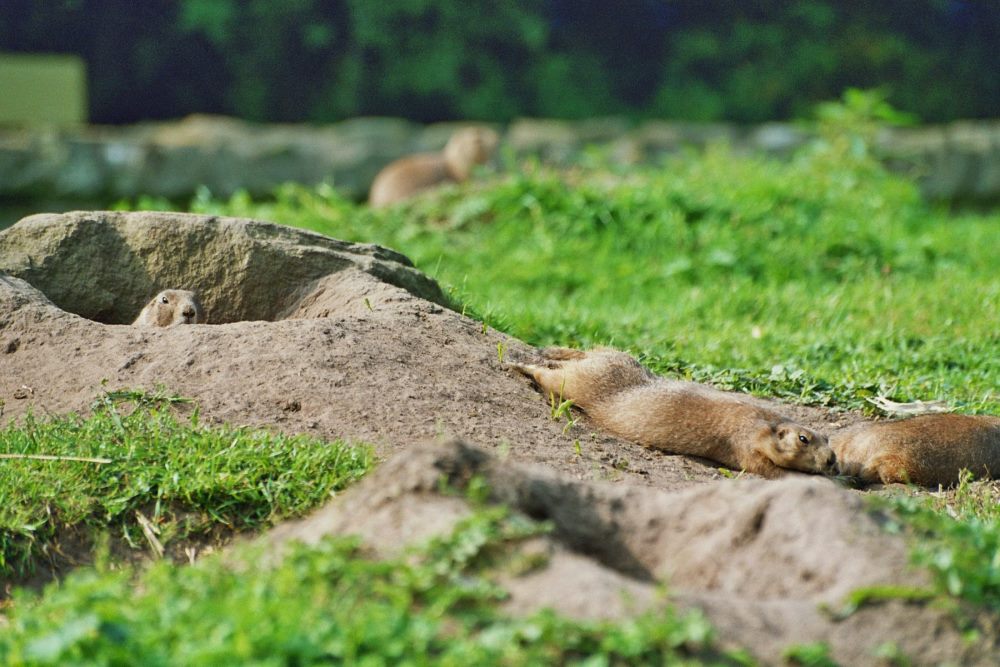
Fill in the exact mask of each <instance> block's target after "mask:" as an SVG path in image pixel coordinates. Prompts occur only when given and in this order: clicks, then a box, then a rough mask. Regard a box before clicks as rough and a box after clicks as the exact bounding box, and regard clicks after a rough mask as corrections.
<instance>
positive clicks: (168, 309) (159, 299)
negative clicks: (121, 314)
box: [132, 289, 205, 327]
mask: <svg viewBox="0 0 1000 667" xmlns="http://www.w3.org/2000/svg"><path fill="white" fill-rule="evenodd" d="M204 321H205V315H204V311H203V310H202V307H201V302H200V301H199V300H198V295H197V294H195V293H194V292H192V291H190V290H183V289H168V290H163V291H162V292H160V293H159V294H157V295H156V296H154V297H153V298H152V299H150V301H149V303H147V304H146V305H145V306H143V309H142V311H141V312H140V313H139V316H138V317H137V318H135V321H134V322H133V323H132V324H133V325H135V326H145V327H169V326H173V325H175V324H199V323H201V322H204Z"/></svg>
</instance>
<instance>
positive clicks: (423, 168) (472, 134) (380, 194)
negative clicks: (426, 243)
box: [368, 127, 500, 206]
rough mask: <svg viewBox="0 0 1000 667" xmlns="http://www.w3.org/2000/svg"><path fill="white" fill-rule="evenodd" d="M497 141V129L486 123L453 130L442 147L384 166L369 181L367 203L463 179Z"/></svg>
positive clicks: (490, 153) (407, 195) (400, 198)
mask: <svg viewBox="0 0 1000 667" xmlns="http://www.w3.org/2000/svg"><path fill="white" fill-rule="evenodd" d="M499 141H500V137H499V136H498V135H497V133H496V132H494V131H493V130H491V129H489V128H487V127H466V128H462V129H460V130H457V131H456V132H455V133H454V134H452V135H451V138H450V139H448V143H447V144H446V145H445V147H444V150H443V151H441V152H439V153H419V154H417V155H410V156H408V157H404V158H400V159H398V160H396V161H395V162H391V163H389V164H388V165H387V166H386V167H384V168H383V169H382V171H380V172H379V173H378V176H376V177H375V181H374V182H373V183H372V187H371V190H370V191H369V193H368V203H369V204H370V205H372V206H386V205H388V204H394V203H396V202H400V201H403V200H404V199H409V198H410V197H412V196H413V195H415V194H417V193H418V192H421V191H423V190H428V189H430V188H432V187H434V186H436V185H439V184H441V183H446V182H460V181H464V180H466V179H468V178H469V175H470V174H471V173H472V169H473V167H475V166H476V165H478V164H483V163H485V162H486V161H487V160H489V159H490V157H492V156H493V152H494V151H495V150H496V147H497V144H498V143H499Z"/></svg>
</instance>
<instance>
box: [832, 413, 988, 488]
mask: <svg viewBox="0 0 1000 667" xmlns="http://www.w3.org/2000/svg"><path fill="white" fill-rule="evenodd" d="M830 447H831V448H833V451H834V452H835V453H836V454H837V460H838V462H839V465H840V469H841V472H842V473H843V474H845V475H852V476H855V477H860V478H861V480H862V481H865V482H869V483H873V482H881V483H883V484H892V483H895V482H904V483H912V484H920V485H922V486H938V485H939V484H940V485H944V486H947V485H951V484H955V483H956V482H958V474H959V471H961V470H962V469H963V468H964V469H968V470H969V471H971V472H972V474H973V475H975V476H976V477H1000V417H988V416H984V415H978V416H975V415H958V414H931V415H921V416H919V417H910V418H908V419H896V420H891V421H884V422H874V423H869V424H859V425H858V426H854V427H851V428H848V429H844V430H843V431H840V432H838V433H834V434H833V436H832V437H831V438H830Z"/></svg>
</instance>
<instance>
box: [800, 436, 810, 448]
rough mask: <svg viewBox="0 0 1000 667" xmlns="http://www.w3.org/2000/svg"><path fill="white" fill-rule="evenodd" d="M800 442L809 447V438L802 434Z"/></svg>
mask: <svg viewBox="0 0 1000 667" xmlns="http://www.w3.org/2000/svg"><path fill="white" fill-rule="evenodd" d="M799 442H801V443H802V444H804V445H808V444H809V438H807V437H806V436H804V435H802V434H801V433H800V434H799Z"/></svg>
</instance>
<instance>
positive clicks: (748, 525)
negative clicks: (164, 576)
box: [263, 442, 1000, 665]
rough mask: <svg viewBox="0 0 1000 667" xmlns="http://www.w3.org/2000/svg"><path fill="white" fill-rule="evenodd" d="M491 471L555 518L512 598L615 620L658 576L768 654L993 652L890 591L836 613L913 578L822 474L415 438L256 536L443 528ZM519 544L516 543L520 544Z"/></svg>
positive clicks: (389, 541)
mask: <svg viewBox="0 0 1000 667" xmlns="http://www.w3.org/2000/svg"><path fill="white" fill-rule="evenodd" d="M474 476H476V477H479V478H481V479H483V480H485V482H486V484H487V486H488V488H489V489H490V494H491V500H492V501H494V502H502V503H505V504H507V505H508V506H509V507H511V508H512V509H513V510H515V511H518V512H521V513H523V514H524V515H527V516H528V517H531V518H534V519H545V520H548V521H551V522H552V524H553V527H554V529H553V532H552V533H551V534H550V535H549V536H547V537H545V538H536V539H533V540H532V541H530V542H528V543H526V544H524V545H522V549H525V550H530V551H531V553H533V554H535V555H538V554H542V555H544V556H545V557H546V558H547V561H546V564H545V566H544V567H542V568H541V569H539V570H535V571H532V572H531V573H529V574H527V575H522V576H517V575H513V574H510V575H504V581H503V582H502V584H503V585H504V586H505V587H506V588H507V590H508V591H509V592H510V593H511V598H510V600H509V601H508V602H507V607H508V609H509V610H510V611H513V612H518V613H524V612H529V611H533V610H535V609H538V608H541V607H553V608H555V609H557V610H559V611H560V612H562V613H565V614H569V615H572V616H577V617H583V618H609V617H610V618H616V617H620V616H624V615H627V614H629V613H634V612H636V611H638V610H641V609H644V608H649V606H651V605H655V604H661V603H662V602H661V599H660V598H659V597H658V595H657V592H656V590H657V586H658V585H659V584H661V583H666V584H667V585H668V586H669V590H670V593H671V597H672V599H673V600H674V602H676V603H677V604H679V605H680V606H681V607H685V608H692V607H693V608H698V609H701V610H703V611H704V612H705V613H706V614H707V615H708V617H709V619H710V620H711V621H712V623H713V624H714V625H715V627H716V628H717V629H718V632H719V637H720V638H721V640H722V641H723V643H724V644H729V645H730V646H742V647H746V648H748V649H749V650H751V651H752V653H754V655H755V656H756V657H758V658H759V659H761V660H764V661H766V662H768V663H774V662H780V661H781V657H782V651H783V650H784V649H785V648H787V647H789V646H792V645H794V644H802V643H811V642H827V643H829V645H830V647H831V654H832V657H833V658H834V659H835V660H837V661H839V662H842V663H843V664H852V665H861V664H876V663H878V662H879V660H878V658H877V657H876V650H877V649H878V647H880V646H882V645H884V644H886V643H888V642H892V643H895V644H896V646H897V647H899V648H900V649H901V650H902V651H904V652H905V653H906V654H907V655H908V656H910V657H911V658H912V659H913V661H914V663H915V664H940V663H942V662H954V663H961V664H974V663H981V664H994V663H995V661H996V659H997V658H1000V653H998V652H997V650H996V646H995V641H994V640H993V638H991V637H984V638H983V639H982V641H980V642H979V643H978V644H976V645H970V644H968V643H967V642H965V641H964V640H963V638H962V632H961V631H960V630H959V629H958V628H957V627H956V625H955V622H954V620H953V618H952V617H951V616H949V615H948V614H946V613H945V612H943V611H941V610H938V609H934V608H932V607H931V606H928V605H924V604H918V603H909V604H907V603H903V602H899V601H895V602H889V603H880V604H876V605H871V606H864V607H862V608H861V609H859V610H858V611H857V612H855V613H854V614H852V615H850V616H848V617H846V618H842V619H839V618H837V617H836V616H835V614H833V613H831V612H829V611H823V609H824V607H825V608H828V609H832V610H837V609H840V608H841V607H842V605H843V603H844V599H845V597H846V596H847V595H848V594H849V593H850V592H851V591H854V590H856V589H858V588H863V587H867V586H881V585H903V586H914V585H917V586H919V585H923V584H925V583H927V582H926V577H925V576H924V574H922V573H920V572H916V571H914V570H912V569H911V568H910V567H909V566H908V565H907V555H906V553H907V549H906V545H905V544H904V542H903V539H902V538H901V537H899V536H898V535H890V534H889V533H887V532H885V531H883V530H882V529H881V528H880V523H881V522H882V521H883V520H884V519H885V517H882V516H880V515H879V514H877V513H873V512H871V511H868V510H866V509H865V507H864V505H863V503H862V502H861V500H860V499H859V498H858V497H857V496H856V495H854V494H852V493H850V492H848V491H845V490H843V489H841V488H838V487H837V486H835V485H834V484H833V483H832V482H830V481H828V480H824V479H822V478H790V479H784V480H779V481H774V482H765V481H761V480H723V481H719V482H713V483H709V484H704V485H700V486H698V487H696V488H693V489H688V490H684V491H679V492H665V491H662V490H659V489H650V488H643V487H637V486H634V485H609V484H600V483H585V482H578V481H575V480H571V479H569V478H567V477H565V476H562V475H558V474H556V473H553V472H552V471H551V470H548V469H543V468H539V467H537V466H528V465H518V464H511V463H509V462H503V461H499V460H498V459H496V458H495V457H492V456H489V455H488V454H486V453H485V452H483V451H481V450H477V449H474V448H471V447H468V446H467V445H464V444H462V443H460V442H450V443H447V444H444V445H433V446H426V447H413V448H410V449H408V450H407V451H406V452H403V453H400V454H399V455H397V456H396V457H394V458H393V460H391V461H389V462H387V463H385V464H384V465H383V466H382V467H381V468H380V469H379V470H377V471H376V472H375V473H373V474H372V476H371V477H369V478H368V479H366V480H365V481H363V482H362V483H361V484H360V485H359V486H358V487H356V488H355V489H353V490H351V491H350V492H348V493H347V494H345V495H344V496H343V497H342V498H341V499H339V500H338V501H335V502H334V503H331V504H330V505H329V506H327V507H326V508H324V509H322V510H320V511H319V512H317V513H316V514H314V515H313V516H311V517H309V518H307V519H305V520H302V521H300V522H297V523H294V524H286V525H284V526H281V527H279V528H277V529H275V530H273V531H271V532H270V533H269V534H268V535H267V536H265V537H264V538H263V539H264V540H266V541H267V542H268V543H269V544H270V545H271V547H272V548H273V549H274V552H273V553H278V554H280V552H281V545H283V544H285V543H287V542H288V541H291V540H300V541H305V542H314V541H316V540H318V539H320V538H321V537H323V536H324V535H329V534H357V535H361V536H362V538H363V540H364V541H365V543H366V544H367V545H368V546H369V547H371V548H373V549H374V550H375V551H376V552H378V553H382V554H385V555H390V554H395V553H398V552H399V551H400V550H401V549H402V548H403V547H404V546H405V545H408V544H412V543H413V542H415V541H420V540H425V539H427V538H429V537H431V536H434V535H440V534H442V533H445V532H447V531H449V530H450V529H451V528H452V527H454V525H455V524H456V523H457V522H458V521H459V520H460V519H461V518H463V517H465V516H467V515H469V514H470V513H471V512H472V509H471V508H470V506H469V505H468V504H467V502H466V501H465V500H464V499H463V498H464V496H462V494H454V493H443V492H442V490H441V489H442V483H441V482H442V479H445V480H447V481H448V482H449V485H450V486H452V487H456V488H458V489H462V488H463V487H464V486H465V485H466V484H467V483H468V481H469V480H470V479H472V478H473V477H474ZM521 555H523V554H521Z"/></svg>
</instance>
